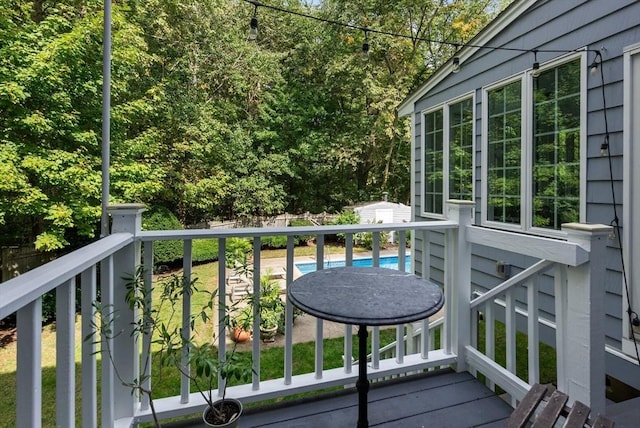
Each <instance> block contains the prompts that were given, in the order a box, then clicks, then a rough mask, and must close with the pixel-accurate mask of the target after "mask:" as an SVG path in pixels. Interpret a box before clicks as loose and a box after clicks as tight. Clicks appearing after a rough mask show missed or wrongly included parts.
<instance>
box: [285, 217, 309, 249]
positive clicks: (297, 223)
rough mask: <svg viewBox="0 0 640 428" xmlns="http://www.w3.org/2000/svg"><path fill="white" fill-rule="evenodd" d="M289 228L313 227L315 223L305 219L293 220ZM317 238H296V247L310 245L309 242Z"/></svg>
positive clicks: (304, 236)
mask: <svg viewBox="0 0 640 428" xmlns="http://www.w3.org/2000/svg"><path fill="white" fill-rule="evenodd" d="M289 226H291V227H296V226H313V222H312V221H311V220H306V219H303V218H300V219H293V220H291V222H290V223H289ZM314 238H315V236H314V235H300V236H296V237H295V244H296V245H300V244H305V245H306V244H308V243H309V242H311V241H313V239H314Z"/></svg>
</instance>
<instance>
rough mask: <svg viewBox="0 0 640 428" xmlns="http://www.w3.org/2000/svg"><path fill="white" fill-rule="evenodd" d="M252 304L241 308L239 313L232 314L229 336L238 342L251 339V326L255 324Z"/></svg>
mask: <svg viewBox="0 0 640 428" xmlns="http://www.w3.org/2000/svg"><path fill="white" fill-rule="evenodd" d="M252 310H253V308H251V306H245V307H243V308H242V309H240V310H239V312H238V314H237V315H234V316H230V317H229V321H228V325H229V337H231V340H233V341H234V342H236V343H242V342H246V341H247V340H249V339H251V328H252V325H253V315H252Z"/></svg>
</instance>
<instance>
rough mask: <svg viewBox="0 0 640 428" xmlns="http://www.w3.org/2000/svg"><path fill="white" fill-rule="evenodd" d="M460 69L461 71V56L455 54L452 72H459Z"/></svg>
mask: <svg viewBox="0 0 640 428" xmlns="http://www.w3.org/2000/svg"><path fill="white" fill-rule="evenodd" d="M458 71H460V57H457V56H454V57H453V64H452V65H451V72H452V73H457V72H458Z"/></svg>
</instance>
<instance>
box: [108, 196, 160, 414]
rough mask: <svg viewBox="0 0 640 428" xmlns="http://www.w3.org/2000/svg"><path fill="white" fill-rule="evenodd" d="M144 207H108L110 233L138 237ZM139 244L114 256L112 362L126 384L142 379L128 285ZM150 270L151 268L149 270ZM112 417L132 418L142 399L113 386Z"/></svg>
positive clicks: (118, 385)
mask: <svg viewBox="0 0 640 428" xmlns="http://www.w3.org/2000/svg"><path fill="white" fill-rule="evenodd" d="M144 209H145V207H144V205H142V204H119V205H112V206H110V207H109V213H110V214H111V217H112V220H113V223H112V228H111V233H112V234H115V233H131V234H133V235H135V234H137V233H138V232H139V231H140V230H141V229H142V212H143V211H144ZM140 250H141V244H140V242H134V243H133V244H131V245H129V246H127V247H124V248H123V249H121V250H120V251H118V252H117V253H116V254H114V257H113V266H114V273H113V305H114V310H115V311H117V316H116V317H115V319H114V324H113V331H114V332H115V333H116V334H117V333H118V332H121V333H120V334H117V335H116V337H115V338H114V339H113V347H112V353H113V363H114V365H115V366H116V367H117V371H118V373H119V375H120V377H121V378H122V379H123V380H125V381H128V382H130V381H133V380H134V379H138V378H139V376H140V373H139V372H140V363H139V361H140V355H139V348H140V344H139V343H138V342H137V339H138V337H136V335H132V334H131V333H132V328H133V326H134V325H136V322H137V321H138V317H139V316H140V315H139V314H138V311H136V310H131V309H129V306H128V305H127V303H126V300H125V299H126V295H127V283H129V282H131V281H132V280H133V279H134V278H136V274H137V270H138V267H139V264H140V256H141V251H140ZM149 268H150V267H149ZM113 392H114V394H113V417H114V418H115V419H120V418H126V417H132V416H133V415H134V411H135V406H136V405H137V404H138V399H139V397H136V396H132V395H131V390H130V388H128V387H126V386H124V385H122V384H121V383H120V382H117V381H116V382H115V384H114V385H113Z"/></svg>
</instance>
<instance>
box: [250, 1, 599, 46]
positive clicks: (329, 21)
mask: <svg viewBox="0 0 640 428" xmlns="http://www.w3.org/2000/svg"><path fill="white" fill-rule="evenodd" d="M243 1H244V2H246V3H249V4H252V5H254V6H255V7H256V9H257V8H258V7H264V8H265V9H271V10H275V11H278V12H284V13H288V14H290V15H296V16H300V17H302V18H308V19H313V20H315V21H319V22H323V23H325V24H331V25H335V26H338V27H345V28H351V29H352V30H358V31H362V32H365V33H366V32H369V33H375V34H381V35H384V36H391V37H400V38H403V39H409V40H413V41H418V40H419V41H421V42H427V43H437V44H441V45H449V46H454V47H456V48H477V49H487V50H501V51H513V52H534V53H535V52H546V53H571V52H582V51H585V50H584V49H524V48H509V47H504V46H488V45H474V44H471V43H462V42H449V41H445V40H435V39H428V38H424V37H417V36H413V35H408V34H401V33H393V32H390V31H384V30H376V29H375V28H371V27H363V26H360V25H355V24H348V23H345V22H340V21H335V20H333V19H326V18H320V17H318V16H313V15H309V14H307V13H303V12H297V11H295V10H289V9H284V8H281V7H279V6H273V5H270V4H266V3H261V2H259V1H257V0H243ZM586 52H596V54H599V52H598V51H597V50H591V49H586Z"/></svg>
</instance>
